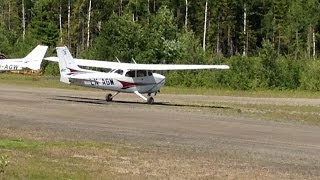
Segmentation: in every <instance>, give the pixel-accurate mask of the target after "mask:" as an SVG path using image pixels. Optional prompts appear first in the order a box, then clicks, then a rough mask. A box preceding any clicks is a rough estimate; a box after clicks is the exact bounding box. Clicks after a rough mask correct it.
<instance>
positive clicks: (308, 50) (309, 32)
mask: <svg viewBox="0 0 320 180" xmlns="http://www.w3.org/2000/svg"><path fill="white" fill-rule="evenodd" d="M311 36H312V27H311V24H310V25H309V30H308V37H307V58H310V57H311V46H312V45H311V42H312V41H311Z"/></svg>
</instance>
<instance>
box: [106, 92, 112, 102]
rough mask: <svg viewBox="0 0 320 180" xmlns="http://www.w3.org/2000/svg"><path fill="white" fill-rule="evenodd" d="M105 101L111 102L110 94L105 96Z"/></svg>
mask: <svg viewBox="0 0 320 180" xmlns="http://www.w3.org/2000/svg"><path fill="white" fill-rule="evenodd" d="M106 101H107V102H110V101H112V94H107V95H106Z"/></svg>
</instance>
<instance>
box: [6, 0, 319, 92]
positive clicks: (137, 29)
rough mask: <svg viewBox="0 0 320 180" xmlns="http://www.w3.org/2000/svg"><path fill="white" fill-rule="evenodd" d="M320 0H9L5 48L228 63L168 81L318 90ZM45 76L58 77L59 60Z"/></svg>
mask: <svg viewBox="0 0 320 180" xmlns="http://www.w3.org/2000/svg"><path fill="white" fill-rule="evenodd" d="M319 4H320V2H319V1H318V0H251V1H248V0H219V1H215V0H210V1H209V0H194V1H191V0H38V1H34V0H6V1H1V2H0V10H1V11H0V53H4V54H6V55H8V56H22V55H24V54H25V53H27V51H29V50H30V49H32V48H33V47H34V46H35V45H36V44H46V45H48V46H50V48H51V51H50V53H52V54H53V53H54V47H56V46H59V45H66V46H68V47H69V48H70V50H71V51H72V52H73V53H74V56H76V57H83V58H92V59H104V60H113V59H115V58H116V57H117V58H119V59H121V61H123V62H130V61H131V60H132V59H135V60H136V61H137V62H139V63H187V64H229V65H230V66H231V70H228V71H183V72H165V73H166V75H167V76H168V84H169V85H176V86H178V85H180V86H205V87H221V88H232V89H256V88H267V89H274V88H276V89H308V90H320V75H319V74H320V67H319V65H320V63H319V59H318V54H319V48H318V47H319V46H320V43H319V30H320V24H319V22H320V13H319V12H320V5H319ZM43 66H44V70H43V71H44V73H45V74H53V75H57V74H58V73H59V71H58V70H57V65H56V64H51V63H48V62H45V63H44V65H43Z"/></svg>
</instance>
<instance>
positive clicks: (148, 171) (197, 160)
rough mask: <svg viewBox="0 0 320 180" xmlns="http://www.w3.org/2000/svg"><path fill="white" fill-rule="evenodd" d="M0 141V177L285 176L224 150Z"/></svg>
mask: <svg viewBox="0 0 320 180" xmlns="http://www.w3.org/2000/svg"><path fill="white" fill-rule="evenodd" d="M0 144H1V147H0V155H6V156H7V157H8V160H9V161H10V163H9V164H8V166H7V167H5V169H4V173H1V174H0V179H115V178H117V179H119V178H120V179H159V178H160V179H168V178H171V179H177V178H178V179H195V178H202V179H203V178H207V179H225V178H226V177H228V178H230V177H231V179H257V178H258V179H259V177H260V178H271V179H275V178H279V179H281V177H287V176H288V175H287V174H282V173H280V174H279V172H273V171H271V170H269V169H266V168H265V167H263V168H260V167H259V166H258V164H257V163H256V162H255V159H254V158H253V157H248V154H243V153H241V152H240V151H235V150H227V149H226V150H219V151H216V152H212V153H209V154H208V153H205V152H204V153H203V154H202V153H201V151H200V152H198V153H197V154H195V153H194V150H193V149H190V148H180V149H179V147H176V148H175V149H169V148H168V147H159V146H157V147H153V146H147V145H144V146H141V145H137V144H136V145H134V144H126V143H119V142H118V143H113V142H92V141H71V140H61V139H60V140H55V139H45V140H37V139H32V138H31V139H26V138H24V139H21V138H18V139H17V138H16V137H1V139H0ZM182 152H183V153H182ZM229 161H230V162H229ZM243 167H246V168H245V169H243ZM290 176H292V177H296V176H297V177H299V175H290ZM287 178H288V177H287Z"/></svg>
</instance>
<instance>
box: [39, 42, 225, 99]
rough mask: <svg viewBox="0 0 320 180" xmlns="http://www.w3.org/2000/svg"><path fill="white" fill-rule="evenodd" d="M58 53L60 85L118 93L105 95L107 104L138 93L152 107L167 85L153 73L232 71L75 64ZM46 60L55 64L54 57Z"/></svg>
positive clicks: (88, 62)
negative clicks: (129, 94) (117, 97)
mask: <svg viewBox="0 0 320 180" xmlns="http://www.w3.org/2000/svg"><path fill="white" fill-rule="evenodd" d="M56 49H57V55H58V59H59V69H60V81H61V82H64V83H68V84H76V85H81V86H88V87H93V88H99V89H106V90H111V91H115V92H116V93H115V94H114V95H112V94H107V95H106V101H112V99H113V98H114V97H115V96H116V95H118V94H119V93H120V92H125V93H135V94H136V95H138V96H139V97H140V98H142V99H143V100H144V101H146V102H147V103H148V104H153V103H154V98H153V97H152V96H151V94H152V93H154V95H156V94H157V92H159V91H160V88H161V87H162V86H163V85H164V83H165V76H163V75H161V74H157V73H153V71H154V70H185V69H229V66H227V65H167V64H149V65H148V64H132V63H116V62H103V61H96V60H83V59H82V60H81V59H80V60H79V59H78V60H77V61H75V60H74V59H73V57H72V55H71V54H70V52H69V50H68V48H66V47H57V48H56ZM45 59H46V60H52V61H56V59H55V58H54V57H51V58H45ZM76 63H78V65H81V66H91V67H100V68H110V69H111V71H110V72H107V73H106V72H99V71H93V70H87V69H82V68H80V67H79V66H78V65H77V64H76ZM142 94H148V96H147V97H145V96H143V95H142Z"/></svg>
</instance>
